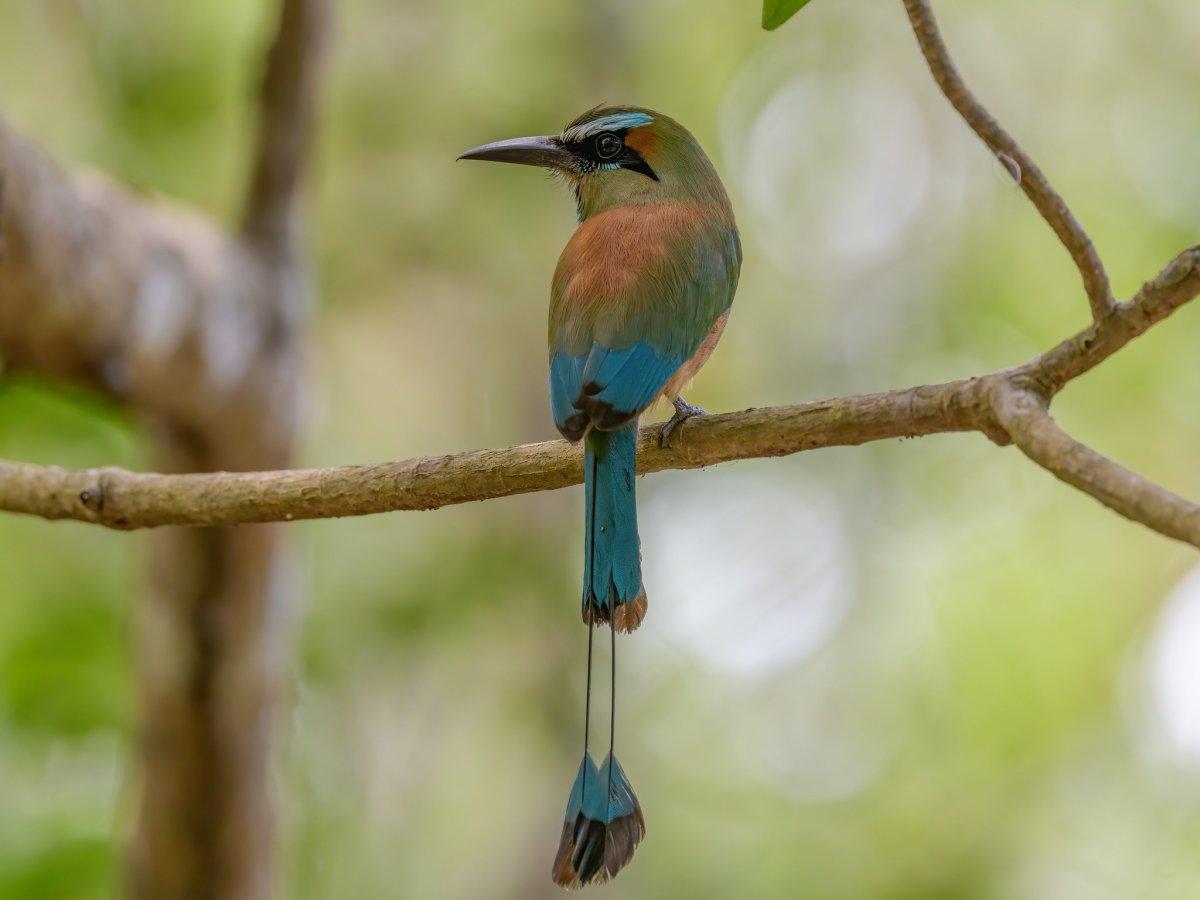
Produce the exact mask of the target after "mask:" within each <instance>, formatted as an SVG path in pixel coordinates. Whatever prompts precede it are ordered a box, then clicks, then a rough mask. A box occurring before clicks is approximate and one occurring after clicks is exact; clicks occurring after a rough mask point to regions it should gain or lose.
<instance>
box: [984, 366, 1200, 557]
mask: <svg viewBox="0 0 1200 900" xmlns="http://www.w3.org/2000/svg"><path fill="white" fill-rule="evenodd" d="M995 409H996V416H997V418H998V419H999V420H1000V424H1002V425H1003V426H1004V428H1005V430H1007V431H1008V433H1009V434H1010V435H1011V436H1012V439H1013V443H1014V444H1016V446H1017V447H1019V448H1020V449H1021V452H1022V453H1024V454H1025V455H1026V456H1028V457H1029V458H1030V459H1031V460H1033V461H1034V462H1036V463H1037V464H1038V465H1039V466H1041V467H1042V468H1044V469H1046V470H1047V471H1049V472H1051V473H1053V474H1054V475H1055V476H1056V477H1058V478H1059V479H1061V480H1062V481H1065V482H1066V483H1067V484H1069V485H1071V486H1072V487H1075V488H1078V489H1079V490H1081V491H1083V492H1084V493H1086V494H1090V495H1091V496H1093V497H1095V498H1096V499H1097V500H1099V501H1100V502H1101V503H1103V504H1104V505H1105V506H1107V507H1108V508H1109V509H1111V510H1114V511H1115V512H1118V513H1120V514H1121V515H1123V516H1124V517H1125V518H1127V519H1132V520H1133V521H1134V522H1140V523H1142V524H1143V525H1145V526H1147V527H1148V528H1151V529H1153V530H1154V531H1157V532H1158V533H1159V534H1162V535H1166V536H1167V537H1171V538H1175V539H1176V540H1179V541H1183V542H1185V543H1188V544H1191V545H1192V546H1194V547H1200V506H1196V505H1195V504H1194V503H1192V502H1190V501H1188V500H1185V499H1184V498H1183V497H1180V496H1178V495H1177V494H1173V493H1171V492H1170V491H1168V490H1166V489H1165V488H1162V487H1159V486H1158V485H1157V484H1155V483H1154V482H1152V481H1150V480H1149V479H1147V478H1144V477H1142V476H1141V475H1138V474H1137V473H1136V472H1131V471H1130V470H1129V469H1126V468H1125V467H1124V466H1121V465H1118V464H1117V463H1115V462H1113V461H1112V460H1111V459H1109V458H1108V457H1106V456H1102V455H1101V454H1099V453H1097V452H1096V451H1095V450H1092V449H1091V448H1090V447H1087V446H1085V445H1083V444H1081V443H1080V442H1079V441H1077V440H1075V439H1074V438H1072V437H1071V436H1070V435H1069V434H1067V433H1066V432H1065V431H1063V430H1062V428H1061V427H1059V425H1058V423H1057V422H1055V421H1054V419H1053V418H1051V416H1050V413H1049V411H1048V410H1047V407H1046V402H1045V401H1044V400H1043V399H1042V398H1040V397H1038V396H1037V395H1036V394H1034V393H1033V392H1032V391H1028V390H1023V389H1021V388H1019V387H1016V386H1014V385H1012V384H1010V383H1008V382H1002V383H1000V384H999V385H998V386H997V389H996V394H995Z"/></svg>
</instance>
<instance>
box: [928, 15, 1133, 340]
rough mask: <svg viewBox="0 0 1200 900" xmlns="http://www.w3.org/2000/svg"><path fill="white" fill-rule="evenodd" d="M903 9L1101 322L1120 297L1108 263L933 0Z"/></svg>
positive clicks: (932, 64) (940, 76) (944, 86)
mask: <svg viewBox="0 0 1200 900" xmlns="http://www.w3.org/2000/svg"><path fill="white" fill-rule="evenodd" d="M904 8H905V9H906V10H907V11H908V18H909V21H910V22H911V23H912V28H913V33H914V34H915V35H916V37H917V43H918V44H919V45H920V47H921V53H922V54H924V56H925V61H926V63H928V64H929V71H930V72H931V73H932V74H933V78H934V80H935V81H936V82H937V84H938V87H939V88H941V90H942V93H943V94H945V96H946V99H947V100H949V101H950V105H951V106H953V107H954V109H955V110H956V111H957V112H958V114H959V115H960V116H962V118H963V120H964V121H965V122H966V123H967V125H968V126H970V128H971V130H972V131H974V132H975V134H977V135H978V136H979V139H980V140H982V141H983V142H984V143H985V144H986V145H987V146H988V148H989V149H990V150H991V151H992V153H994V154H995V155H996V158H997V159H998V160H999V161H1000V162H1001V164H1003V165H1004V167H1005V168H1006V169H1007V170H1008V171H1009V174H1011V175H1012V176H1013V178H1014V179H1015V180H1016V182H1017V184H1018V185H1020V187H1021V190H1023V191H1024V192H1025V195H1026V196H1027V197H1029V199H1030V200H1031V201H1033V205H1034V206H1036V207H1037V210H1038V212H1039V213H1041V214H1042V218H1043V219H1045V220H1046V222H1047V224H1048V225H1049V226H1050V227H1051V228H1052V229H1054V233H1055V234H1057V235H1058V239H1059V240H1060V241H1062V243H1063V246H1065V247H1066V248H1067V251H1068V252H1069V253H1070V254H1071V258H1072V259H1073V260H1075V265H1076V267H1077V268H1078V269H1079V274H1080V275H1081V276H1082V277H1083V286H1084V289H1085V290H1086V291H1087V295H1088V303H1089V304H1090V306H1091V309H1092V318H1093V319H1095V320H1096V321H1099V320H1100V319H1103V318H1104V317H1105V316H1107V315H1109V314H1110V313H1111V312H1112V311H1113V309H1114V307H1115V305H1116V301H1115V300H1114V298H1113V294H1112V288H1111V287H1110V286H1109V282H1108V273H1107V272H1105V270H1104V263H1102V262H1101V261H1100V256H1099V254H1097V253H1096V248H1095V246H1093V244H1092V239H1091V238H1089V237H1088V235H1087V232H1086V231H1084V230H1083V226H1082V225H1081V224H1080V223H1079V220H1078V219H1076V218H1075V214H1074V213H1072V212H1071V209H1070V207H1068V206H1067V203H1066V201H1065V200H1063V198H1062V197H1061V196H1060V195H1059V193H1058V191H1056V190H1055V189H1054V188H1053V187H1052V186H1051V184H1050V182H1049V181H1048V180H1047V179H1046V176H1045V175H1043V174H1042V170H1041V169H1039V168H1038V166H1037V164H1036V163H1035V162H1034V161H1033V159H1032V158H1031V157H1030V156H1029V154H1028V153H1026V152H1025V150H1024V149H1023V148H1022V147H1021V145H1020V144H1018V143H1017V142H1016V140H1014V139H1013V137H1012V136H1011V135H1010V134H1009V133H1008V132H1007V131H1005V130H1004V128H1003V127H1002V126H1001V125H1000V123H999V122H997V121H996V120H995V119H994V118H993V117H992V114H991V113H990V112H988V110H987V107H985V106H984V105H983V104H982V103H980V102H979V100H978V99H977V98H976V97H975V95H974V94H973V93H972V92H971V89H970V88H968V87H967V84H966V82H965V81H963V78H962V75H960V74H959V71H958V68H957V67H956V66H955V65H954V60H953V59H952V58H951V57H950V51H949V50H948V49H947V47H946V42H945V41H944V40H942V35H941V31H940V30H939V29H938V24H937V18H936V17H935V16H934V14H933V7H932V6H931V5H930V2H929V0H904Z"/></svg>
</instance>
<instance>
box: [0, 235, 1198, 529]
mask: <svg viewBox="0 0 1200 900" xmlns="http://www.w3.org/2000/svg"><path fill="white" fill-rule="evenodd" d="M1197 295H1200V247H1193V248H1191V249H1189V250H1186V251H1185V252H1183V253H1181V254H1180V255H1179V256H1178V257H1176V258H1175V259H1174V260H1173V261H1172V262H1171V263H1170V264H1169V265H1168V266H1167V267H1166V268H1165V269H1164V270H1163V271H1162V272H1161V273H1160V274H1159V275H1158V276H1156V277H1155V278H1154V279H1152V280H1151V281H1149V282H1147V283H1146V284H1145V285H1143V287H1142V289H1141V290H1140V291H1138V293H1137V295H1136V296H1135V297H1134V298H1133V299H1132V300H1130V301H1129V302H1128V303H1123V304H1119V305H1117V306H1116V307H1115V308H1114V312H1113V314H1112V315H1110V316H1107V317H1106V318H1105V319H1103V320H1102V321H1100V322H1093V323H1092V324H1091V325H1090V326H1088V327H1087V328H1086V329H1084V330H1083V331H1081V332H1080V333H1078V334H1077V335H1075V336H1074V337H1072V338H1070V339H1068V340H1066V341H1063V342H1062V343H1061V344H1058V345H1057V346H1055V347H1053V348H1051V349H1050V350H1048V351H1046V352H1045V353H1043V354H1041V355H1039V356H1037V357H1035V358H1034V359H1032V360H1030V361H1029V362H1027V363H1025V364H1024V365H1021V366H1015V367H1013V368H1009V369H1003V370H1001V371H998V372H992V373H989V374H987V375H982V376H979V377H976V378H967V379H963V380H960V381H951V382H947V383H944V384H936V385H924V386H920V387H913V388H908V389H905V390H897V391H889V392H887V393H882V394H867V395H861V396H854V397H844V398H839V399H834V400H825V401H818V402H812V403H802V404H798V405H795V406H779V407H771V408H766V409H751V410H746V411H744V412H738V413H727V414H724V415H716V416H709V417H706V418H702V419H693V420H689V421H688V422H686V423H685V424H684V425H683V426H682V427H681V430H680V431H679V432H678V440H677V441H676V446H673V447H669V448H660V447H659V446H658V440H657V437H658V428H657V427H656V426H648V427H646V428H643V429H642V431H641V435H640V439H639V447H638V471H639V472H640V473H641V474H648V473H651V472H659V471H662V470H664V469H695V468H701V467H703V466H710V465H714V464H716V463H722V462H729V461H732V460H737V459H751V458H760V457H772V456H785V455H788V454H792V453H799V452H801V451H804V450H813V449H817V448H821V447H835V446H850V445H857V444H864V443H868V442H870V441H878V440H885V439H888V438H898V437H918V436H922V435H928V434H938V433H943V432H952V431H980V432H983V433H984V434H986V435H988V436H989V437H990V438H991V439H992V440H993V441H995V442H996V443H999V444H1005V443H1008V441H1009V436H1010V435H1012V437H1013V439H1014V440H1015V439H1016V435H1015V434H1012V432H1011V430H1010V428H1009V425H1010V424H1014V423H1015V424H1014V427H1017V426H1023V422H1024V421H1025V420H1023V419H1021V420H1019V421H1018V420H1017V419H1014V418H1013V416H1012V415H1011V410H1010V407H1009V406H1005V407H1004V410H1005V411H1006V412H1005V415H1003V416H1002V415H1001V414H1000V409H999V408H998V407H997V406H996V402H997V400H996V398H997V397H1001V396H1003V397H1009V396H1011V395H1012V392H1013V391H1019V392H1034V393H1035V394H1038V395H1041V396H1045V397H1051V396H1053V395H1054V393H1056V392H1057V391H1058V390H1060V389H1061V388H1062V386H1063V385H1064V384H1066V383H1067V382H1068V381H1070V380H1071V379H1073V378H1076V377H1078V376H1079V375H1081V374H1083V373H1084V372H1087V371H1088V370H1090V369H1092V368H1093V367H1095V366H1096V365H1099V364H1100V363H1101V362H1103V361H1104V360H1105V359H1107V358H1108V357H1109V356H1111V355H1112V354H1114V353H1116V352H1117V351H1118V350H1120V349H1121V348H1122V347H1124V346H1125V345H1126V344H1128V343H1129V341H1131V340H1133V339H1134V338H1135V337H1137V336H1138V335H1140V334H1142V333H1143V332H1144V331H1146V330H1147V329H1148V328H1150V327H1151V326H1152V325H1154V324H1155V323H1157V322H1160V321H1162V320H1163V319H1165V318H1166V317H1167V316H1169V315H1170V314H1171V313H1172V312H1174V311H1175V310H1176V309H1178V308H1180V307H1181V306H1183V305H1184V304H1185V303H1187V302H1188V301H1189V300H1191V299H1193V298H1194V297H1196V296H1197ZM1020 433H1022V434H1024V431H1021V432H1020ZM1023 449H1026V448H1024V447H1023ZM1026 452H1027V453H1028V452H1029V451H1028V449H1026ZM1031 455H1032V454H1031ZM1109 465H1112V464H1111V463H1110V464H1109ZM581 479H582V465H581V459H580V451H579V450H578V448H574V447H571V446H570V445H569V444H567V443H566V442H565V441H548V442H545V443H540V444H524V445H521V446H517V447H506V448H501V449H492V450H478V451H473V452H469V453H459V454H455V455H450V456H439V457H424V458H417V459H408V460H402V461H400V462H393V463H384V464H380V465H367V466H340V467H337V468H329V469H308V470H295V471H290V470H284V471H274V472H240V473H230V472H216V473H210V474H186V475H158V474H137V473H133V472H127V471H124V470H121V469H115V468H105V469H89V470H70V469H60V468H55V467H39V466H30V465H25V464H22V463H13V462H3V461H0V510H7V511H9V512H18V513H26V514H29V515H36V516H41V517H43V518H47V519H75V520H78V521H82V522H92V523H96V524H100V525H106V526H108V527H111V528H119V529H134V528H151V527H155V526H161V525H238V524H245V523H250V522H275V521H293V520H299V519H322V518H332V517H337V516H353V515H368V514H372V513H381V512H391V511H396V510H412V509H436V508H438V507H441V506H448V505H452V504H456V503H468V502H471V501H475V500H489V499H494V498H497V497H507V496H511V495H513V494H523V493H529V492H532V491H542V490H553V489H556V488H562V487H567V486H569V485H573V484H578V483H579V482H580V480H581ZM1147 484H1148V482H1147ZM1118 511H1120V510H1118ZM1138 521H1142V520H1141V519H1138ZM1151 527H1153V526H1151ZM1164 533H1168V532H1164ZM1171 536H1172V537H1175V536H1177V535H1176V534H1175V533H1171Z"/></svg>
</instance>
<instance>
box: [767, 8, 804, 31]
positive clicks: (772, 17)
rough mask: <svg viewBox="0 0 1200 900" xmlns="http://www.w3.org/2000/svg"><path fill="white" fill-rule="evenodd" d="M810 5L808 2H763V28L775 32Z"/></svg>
mask: <svg viewBox="0 0 1200 900" xmlns="http://www.w3.org/2000/svg"><path fill="white" fill-rule="evenodd" d="M807 5H808V0H763V15H762V27H763V28H765V29H767V31H774V30H775V29H776V28H778V27H779V26H780V25H782V24H783V23H784V22H786V21H787V20H788V19H790V18H791V17H792V16H794V15H795V14H796V13H798V12H800V10H802V9H804V7H806V6H807Z"/></svg>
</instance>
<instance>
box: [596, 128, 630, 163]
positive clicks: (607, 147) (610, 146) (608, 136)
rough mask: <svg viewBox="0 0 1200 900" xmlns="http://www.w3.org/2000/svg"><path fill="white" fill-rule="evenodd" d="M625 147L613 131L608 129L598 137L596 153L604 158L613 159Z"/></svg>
mask: <svg viewBox="0 0 1200 900" xmlns="http://www.w3.org/2000/svg"><path fill="white" fill-rule="evenodd" d="M623 149H625V144H624V143H623V142H622V141H621V139H620V138H619V137H617V136H616V135H615V134H613V133H612V132H609V131H606V132H605V133H604V134H601V135H598V136H597V137H596V155H597V156H598V157H600V159H602V160H605V161H607V160H610V159H613V158H614V157H616V156H617V155H618V154H619V153H620V152H621V151H622V150H623Z"/></svg>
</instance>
